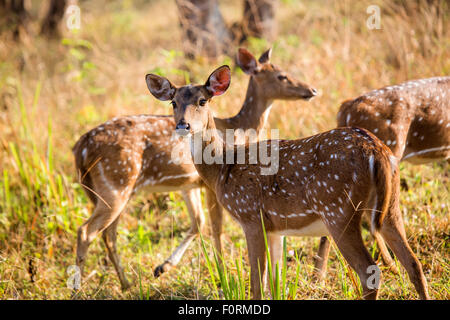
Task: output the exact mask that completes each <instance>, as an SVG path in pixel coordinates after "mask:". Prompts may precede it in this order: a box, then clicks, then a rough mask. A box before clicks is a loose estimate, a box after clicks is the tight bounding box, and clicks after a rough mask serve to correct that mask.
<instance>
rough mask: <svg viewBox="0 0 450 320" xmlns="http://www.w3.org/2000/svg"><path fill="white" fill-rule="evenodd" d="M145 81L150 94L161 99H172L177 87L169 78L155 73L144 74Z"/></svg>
mask: <svg viewBox="0 0 450 320" xmlns="http://www.w3.org/2000/svg"><path fill="white" fill-rule="evenodd" d="M145 82H147V87H148V90H150V92H151V93H152V95H154V96H155V98H156V99H159V100H162V101H166V100H172V99H173V97H174V96H175V91H177V88H176V87H175V86H174V85H173V84H172V83H170V81H169V80H167V79H166V78H164V77H161V76H157V75H156V74H151V73H150V74H148V75H146V76H145Z"/></svg>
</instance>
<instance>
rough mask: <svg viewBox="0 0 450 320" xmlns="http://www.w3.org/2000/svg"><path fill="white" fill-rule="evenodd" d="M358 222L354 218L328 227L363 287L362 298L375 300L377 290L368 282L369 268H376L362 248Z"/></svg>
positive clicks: (357, 218) (365, 250)
mask: <svg viewBox="0 0 450 320" xmlns="http://www.w3.org/2000/svg"><path fill="white" fill-rule="evenodd" d="M350 210H353V208H347V210H346V212H348V211H350ZM359 222H360V219H359V217H354V218H353V219H352V221H350V222H349V223H348V225H346V223H345V221H343V222H342V223H338V224H337V225H334V226H332V227H329V230H330V233H331V235H332V237H333V239H334V241H335V242H336V245H337V246H338V248H339V250H340V252H341V253H342V255H343V256H344V258H345V260H347V262H348V264H349V265H350V266H351V267H352V268H353V270H355V271H356V273H357V274H358V276H359V280H360V282H361V285H362V287H363V298H364V299H370V300H372V299H373V300H375V299H376V298H377V294H378V288H377V287H374V286H372V285H371V283H370V284H369V281H371V279H369V277H371V274H372V273H371V272H370V271H371V268H373V267H375V268H378V267H377V265H376V263H375V261H373V259H372V257H371V256H370V253H369V251H367V248H366V247H365V246H364V242H363V240H362V237H361V227H360V224H359ZM369 267H371V268H369ZM380 276H381V274H380ZM378 280H381V279H378ZM378 283H380V281H378Z"/></svg>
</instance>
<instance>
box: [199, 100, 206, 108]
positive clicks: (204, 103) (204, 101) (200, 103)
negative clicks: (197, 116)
mask: <svg viewBox="0 0 450 320" xmlns="http://www.w3.org/2000/svg"><path fill="white" fill-rule="evenodd" d="M206 102H208V101H206V99H200V101H199V102H198V104H199V105H200V106H202V107H204V106H205V105H206Z"/></svg>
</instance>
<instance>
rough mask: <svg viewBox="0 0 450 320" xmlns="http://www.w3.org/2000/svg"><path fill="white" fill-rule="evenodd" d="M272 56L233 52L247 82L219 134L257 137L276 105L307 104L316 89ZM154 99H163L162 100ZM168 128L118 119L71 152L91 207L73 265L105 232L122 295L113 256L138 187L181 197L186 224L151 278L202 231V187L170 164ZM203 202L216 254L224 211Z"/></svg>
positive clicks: (145, 119)
mask: <svg viewBox="0 0 450 320" xmlns="http://www.w3.org/2000/svg"><path fill="white" fill-rule="evenodd" d="M270 52H271V51H270V50H268V51H266V52H265V53H263V54H262V55H261V57H260V58H259V60H256V59H255V57H254V56H253V55H252V54H251V53H250V52H248V51H247V50H246V49H240V50H239V52H238V56H237V63H238V65H239V66H240V67H241V69H242V70H243V71H244V72H245V73H247V74H249V75H250V76H251V77H250V80H249V84H248V89H247V95H246V98H245V102H244V104H243V106H242V108H241V110H240V111H239V113H238V114H237V115H235V116H234V117H231V118H228V119H215V121H216V123H217V128H218V129H219V130H222V131H225V129H228V128H234V129H238V128H239V129H243V130H248V129H254V130H256V133H257V134H258V133H259V132H260V131H261V130H262V129H263V127H264V125H265V123H266V121H267V117H268V115H269V112H270V109H271V105H272V103H273V101H274V100H277V99H282V100H296V99H305V100H308V99H310V98H312V97H313V96H314V95H315V94H316V90H315V89H313V88H311V87H310V86H308V85H306V84H305V83H302V82H300V81H297V80H295V79H292V78H291V77H290V76H289V75H287V73H286V72H284V71H283V70H281V69H280V68H278V67H276V66H274V65H272V64H271V63H270V62H269V60H270ZM158 79H159V78H158V77H157V76H152V77H147V78H146V81H147V84H148V87H149V89H150V90H155V89H154V85H153V83H154V82H155V81H157V80H158ZM187 88H188V89H186V90H185V92H186V94H190V93H191V92H192V90H194V89H193V87H192V88H191V87H189V86H188V87H187ZM162 89H165V88H162ZM163 91H164V90H163ZM164 92H165V91H164ZM152 93H153V94H155V92H153V91H152ZM168 97H169V96H167V98H168ZM160 98H161V99H162V100H164V97H163V96H160ZM166 100H167V99H166ZM174 129H175V122H174V120H173V118H172V117H169V116H151V115H140V116H129V117H121V118H116V119H113V120H111V121H107V122H106V123H104V124H102V125H100V126H98V127H96V128H94V129H92V130H91V131H89V132H88V133H86V134H85V135H83V136H82V137H81V138H80V139H79V141H78V142H77V143H76V145H75V147H74V149H73V153H74V155H75V162H76V168H77V171H78V172H79V175H80V180H81V183H82V185H83V187H84V189H85V191H86V193H87V194H88V196H89V198H90V199H91V200H92V202H93V203H94V204H95V209H94V212H93V214H92V216H91V217H90V218H89V219H88V220H87V221H86V222H85V223H84V224H83V225H82V226H81V227H80V228H79V230H78V244H77V262H76V263H77V265H78V266H79V267H80V269H81V270H82V267H83V262H84V260H85V256H86V252H87V249H88V246H89V244H90V242H91V241H92V240H93V239H94V238H95V237H96V236H97V235H98V234H99V233H100V232H103V240H104V242H105V245H106V248H107V251H108V254H109V257H110V259H111V261H112V262H113V264H114V267H115V269H116V271H117V274H118V276H119V279H120V282H121V285H122V287H123V288H124V289H125V288H127V287H129V282H128V281H127V279H126V277H125V274H124V271H123V268H122V267H121V266H120V260H119V256H118V254H117V252H116V228H117V223H118V221H119V216H120V214H121V212H122V210H123V208H124V207H125V205H126V203H127V202H128V200H129V199H130V197H131V196H132V195H133V194H134V193H135V192H136V191H137V190H139V189H141V188H144V187H145V189H146V191H147V192H167V191H177V190H181V192H182V195H183V198H184V200H185V202H186V206H187V208H188V211H189V215H190V218H191V228H190V230H189V231H188V234H187V236H186V237H185V239H184V240H183V241H182V243H181V244H180V245H179V246H178V247H177V248H176V249H175V251H174V252H173V253H172V255H171V256H170V257H169V258H168V259H167V260H166V261H165V262H164V263H163V264H161V265H160V266H158V267H157V268H156V269H155V276H159V275H160V274H161V273H162V272H164V271H167V270H168V269H169V268H171V267H173V266H175V265H177V263H178V262H179V261H180V259H181V257H182V255H183V253H184V252H185V250H186V249H187V248H188V246H189V244H190V243H191V242H192V240H193V239H194V238H195V236H196V235H197V234H198V233H199V232H200V231H201V229H202V228H203V226H204V220H205V219H204V214H203V209H202V207H201V201H200V190H199V187H200V186H202V182H201V179H200V178H199V176H198V174H197V171H196V170H195V167H194V166H193V164H192V162H191V160H190V155H189V154H188V156H189V157H188V160H189V161H188V162H187V163H181V164H175V163H174V162H173V161H172V157H171V155H172V153H173V151H174V150H173V149H174V146H175V145H176V143H175V142H174V141H173V140H172V133H173V131H174ZM206 196H207V205H208V211H209V214H210V216H211V219H210V220H211V226H212V234H213V237H214V244H215V248H216V250H217V252H218V253H220V252H221V240H220V239H221V230H222V208H221V206H220V205H219V204H218V203H217V200H216V196H215V194H214V192H213V191H212V190H211V189H209V188H206Z"/></svg>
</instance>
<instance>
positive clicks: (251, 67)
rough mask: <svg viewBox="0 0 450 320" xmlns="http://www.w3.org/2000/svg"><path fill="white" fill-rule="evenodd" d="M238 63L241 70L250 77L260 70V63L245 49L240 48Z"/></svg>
mask: <svg viewBox="0 0 450 320" xmlns="http://www.w3.org/2000/svg"><path fill="white" fill-rule="evenodd" d="M236 62H237V64H238V66H239V68H241V69H242V71H244V72H245V73H246V74H248V75H253V74H255V72H256V71H257V70H258V61H256V58H255V57H254V56H253V55H252V54H251V53H250V51H248V50H247V49H245V48H239V50H238V53H237V57H236Z"/></svg>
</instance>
